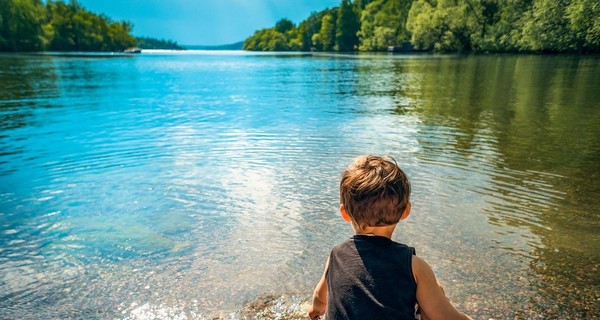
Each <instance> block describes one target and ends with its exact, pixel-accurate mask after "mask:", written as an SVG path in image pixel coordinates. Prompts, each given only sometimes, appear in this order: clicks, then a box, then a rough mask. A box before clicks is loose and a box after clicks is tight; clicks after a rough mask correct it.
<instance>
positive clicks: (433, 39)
mask: <svg viewBox="0 0 600 320" xmlns="http://www.w3.org/2000/svg"><path fill="white" fill-rule="evenodd" d="M482 9H483V8H482V6H481V3H480V2H477V1H468V0H464V1H456V0H438V1H437V2H433V1H431V2H430V1H427V0H416V1H414V3H413V5H412V7H411V9H410V12H409V17H408V20H407V25H406V26H407V29H408V31H409V32H411V33H412V38H411V42H412V43H413V45H414V46H415V47H416V48H419V49H433V50H436V51H468V50H471V49H472V48H473V42H474V41H473V40H474V38H477V37H480V36H481V33H482V21H481V15H482ZM475 42H476V41H475Z"/></svg>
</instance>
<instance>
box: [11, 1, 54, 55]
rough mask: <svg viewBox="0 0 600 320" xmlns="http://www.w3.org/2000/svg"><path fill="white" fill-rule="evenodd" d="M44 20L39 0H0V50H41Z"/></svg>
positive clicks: (44, 32)
mask: <svg viewBox="0 0 600 320" xmlns="http://www.w3.org/2000/svg"><path fill="white" fill-rule="evenodd" d="M44 20H45V12H44V5H43V4H42V3H41V1H40V0H0V51H33V50H42V49H43V47H44V45H45V43H46V39H45V38H44V36H45V35H46V32H47V31H49V30H44V29H43V28H42V25H43V23H44Z"/></svg>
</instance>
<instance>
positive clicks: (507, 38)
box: [244, 0, 600, 52]
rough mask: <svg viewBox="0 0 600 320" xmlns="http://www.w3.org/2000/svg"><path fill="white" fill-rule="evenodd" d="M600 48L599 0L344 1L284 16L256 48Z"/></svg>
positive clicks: (253, 42)
mask: <svg viewBox="0 0 600 320" xmlns="http://www.w3.org/2000/svg"><path fill="white" fill-rule="evenodd" d="M390 47H392V48H399V47H405V48H406V47H409V48H411V49H416V50H427V51H436V52H600V2H599V1H598V0H354V1H351V0H342V1H341V3H340V5H339V6H338V7H334V8H331V9H326V10H323V11H320V12H315V13H312V14H311V15H310V16H309V17H308V18H307V19H305V20H304V21H302V22H300V23H299V24H298V25H297V26H296V25H295V24H294V23H292V22H291V21H290V20H288V19H282V20H280V21H279V22H277V24H276V25H275V26H274V27H272V28H266V29H262V30H258V31H256V32H255V33H254V34H253V35H252V36H250V37H249V38H248V39H246V40H245V41H244V49H245V50H253V51H314V50H317V51H338V52H349V51H386V50H388V48H390Z"/></svg>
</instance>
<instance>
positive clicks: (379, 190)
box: [308, 155, 472, 320]
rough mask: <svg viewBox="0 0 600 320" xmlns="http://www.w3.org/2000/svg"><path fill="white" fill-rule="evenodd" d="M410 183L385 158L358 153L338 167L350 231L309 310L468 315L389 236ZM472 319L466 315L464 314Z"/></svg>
mask: <svg viewBox="0 0 600 320" xmlns="http://www.w3.org/2000/svg"><path fill="white" fill-rule="evenodd" d="M409 196H410V182H409V181H408V177H407V176H406V174H405V173H404V172H403V171H402V169H400V168H399V167H398V165H397V164H396V162H395V160H394V159H392V158H383V157H378V156H371V155H370V156H361V157H358V158H356V159H355V160H354V162H353V163H352V164H351V165H350V166H348V168H346V170H344V172H343V174H342V180H341V182H340V201H341V205H340V213H341V214H342V218H343V219H344V220H345V221H347V222H350V223H352V228H353V229H354V233H355V235H354V236H353V237H352V238H350V239H348V240H346V241H344V242H342V243H341V244H339V245H337V246H335V247H334V248H333V250H332V251H331V254H330V255H329V259H328V260H327V263H326V266H325V274H324V275H323V277H322V278H321V280H320V281H319V284H318V285H317V287H316V288H315V292H314V295H313V302H312V306H311V307H310V309H309V311H308V315H309V317H310V318H311V319H312V320H315V319H320V317H321V316H322V315H324V314H325V315H326V316H325V319H326V320H336V319H344V320H347V319H376V320H384V319H407V320H408V319H415V317H416V314H415V309H416V307H415V306H416V304H417V303H418V310H419V312H420V316H421V319H431V320H436V319H471V318H470V317H468V316H466V315H465V314H463V313H460V312H458V311H457V310H456V309H455V308H454V307H453V306H452V305H451V304H450V301H449V300H448V299H447V298H446V296H445V294H444V291H443V289H442V288H441V286H440V285H439V284H438V282H437V280H436V278H435V275H434V274H433V271H432V270H431V267H430V266H429V265H428V264H427V262H425V260H423V259H421V258H419V257H417V256H416V255H415V251H414V248H411V247H408V246H406V245H403V244H400V243H397V242H394V241H392V240H391V237H392V233H393V232H394V229H395V228H396V224H398V222H399V221H400V220H404V219H406V217H408V215H409V214H410V206H411V205H410V201H409ZM471 320H472V319H471Z"/></svg>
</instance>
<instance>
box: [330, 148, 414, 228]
mask: <svg viewBox="0 0 600 320" xmlns="http://www.w3.org/2000/svg"><path fill="white" fill-rule="evenodd" d="M409 197H410V181H409V180H408V177H407V176H406V173H404V171H402V169H400V168H399V167H398V165H397V164H396V161H395V160H394V159H393V158H391V157H379V156H373V155H368V156H360V157H357V158H356V159H354V161H353V162H352V164H350V165H349V166H348V167H347V168H346V170H344V172H343V173H342V181H341V182H340V202H341V204H342V205H343V206H344V208H345V210H346V213H347V214H348V215H349V216H350V218H351V219H352V221H353V222H354V223H355V224H356V225H357V226H358V227H359V228H360V229H362V228H365V227H381V226H387V225H393V224H396V223H398V221H400V219H401V218H402V216H403V214H404V212H405V210H406V209H407V207H408V206H409Z"/></svg>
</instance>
